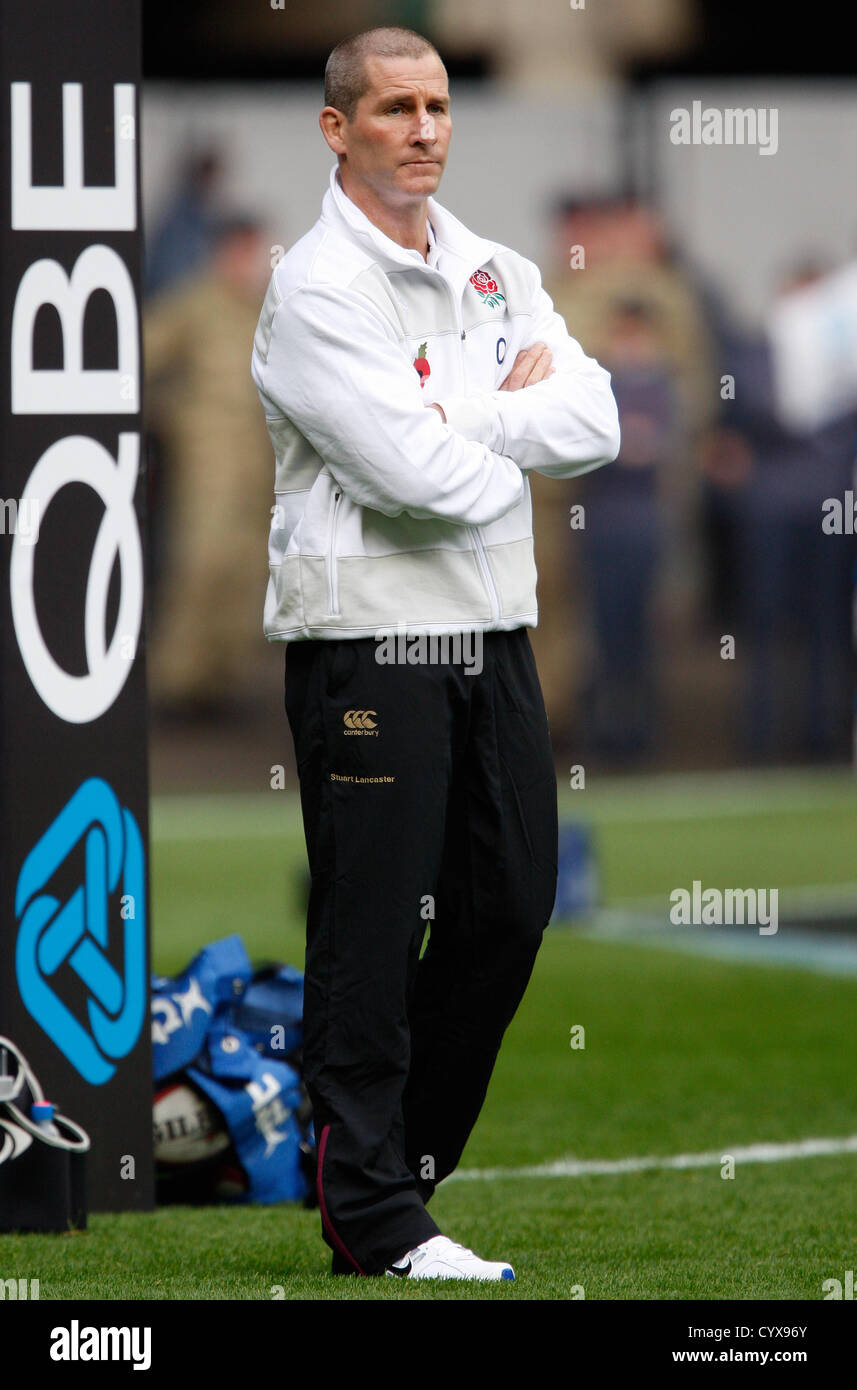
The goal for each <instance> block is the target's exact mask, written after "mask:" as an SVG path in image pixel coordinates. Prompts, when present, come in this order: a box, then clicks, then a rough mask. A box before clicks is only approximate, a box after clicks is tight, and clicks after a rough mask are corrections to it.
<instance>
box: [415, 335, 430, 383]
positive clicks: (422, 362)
mask: <svg viewBox="0 0 857 1390" xmlns="http://www.w3.org/2000/svg"><path fill="white" fill-rule="evenodd" d="M427 352H428V343H420V350H419V352H418V353H417V355H416V357H415V358H414V366H415V367H416V369H417V372H418V373H419V378H420V386H425V384H426V378H427V377H430V376H431V367H430V366H429V364H428V359H427V357H426V353H427Z"/></svg>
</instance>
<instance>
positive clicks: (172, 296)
mask: <svg viewBox="0 0 857 1390" xmlns="http://www.w3.org/2000/svg"><path fill="white" fill-rule="evenodd" d="M258 318H259V294H258V293H257V292H253V293H249V292H248V291H247V290H246V289H244V288H241V287H238V286H236V285H234V284H231V283H229V282H227V281H226V280H225V279H224V278H223V277H222V276H220V275H218V273H217V272H216V270H209V271H206V272H205V273H203V274H201V275H198V276H194V277H193V278H189V279H187V280H184V281H183V282H182V284H181V286H180V287H179V288H177V289H175V290H171V291H168V292H167V293H165V294H163V295H161V296H159V297H158V298H156V299H154V300H153V301H152V302H151V305H150V307H149V309H148V311H147V313H146V315H145V317H144V329H143V334H144V338H143V342H144V352H145V362H146V380H147V385H148V388H149V389H148V395H147V416H148V420H149V424H150V426H154V428H155V429H156V431H157V433H158V435H159V437H160V439H161V440H162V443H163V446H164V451H165V494H166V499H165V506H166V509H167V516H166V522H167V560H166V564H165V570H164V574H163V582H162V583H161V585H160V588H159V602H158V603H157V605H156V609H155V614H154V619H153V624H152V633H151V638H150V643H149V657H148V660H149V681H150V689H151V693H152V698H153V700H154V702H155V703H160V704H163V705H167V706H176V705H178V706H182V705H186V706H188V707H191V706H194V705H196V704H201V705H203V706H204V705H209V704H211V703H215V704H216V703H217V701H218V700H221V699H226V700H228V699H229V698H230V697H232V696H238V697H239V698H240V696H241V695H242V694H243V693H245V687H246V683H247V675H248V667H249V668H250V669H252V663H253V658H254V654H255V655H256V656H258V652H259V648H260V640H261V626H260V621H259V608H260V604H261V601H262V598H263V597H264V593H265V585H266V583H267V578H268V576H267V568H266V565H265V556H264V550H263V551H262V554H261V555H260V553H259V536H260V535H265V534H266V532H267V529H268V525H269V524H270V507H271V497H270V492H271V467H272V459H271V443H270V439H269V438H268V432H267V429H266V426H265V420H264V417H263V415H262V413H261V412H260V410H259V399H258V395H257V393H256V389H255V386H254V385H253V381H252V379H251V377H250V373H249V369H248V363H249V361H250V353H251V348H252V342H253V334H254V332H255V329H256V323H257V321H258Z"/></svg>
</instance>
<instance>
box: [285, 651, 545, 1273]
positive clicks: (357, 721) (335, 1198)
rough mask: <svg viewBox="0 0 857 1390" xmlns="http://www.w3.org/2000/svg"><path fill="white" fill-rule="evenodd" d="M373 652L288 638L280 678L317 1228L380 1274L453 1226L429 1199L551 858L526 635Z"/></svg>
mask: <svg viewBox="0 0 857 1390" xmlns="http://www.w3.org/2000/svg"><path fill="white" fill-rule="evenodd" d="M464 650H465V655H468V654H469V649H468V648H467V647H465V649H464ZM477 650H478V649H477ZM378 652H379V643H378V642H377V641H376V640H375V639H374V638H366V639H361V640H340V639H337V640H334V641H313V642H311V641H299V642H291V643H289V644H288V645H287V647H286V677H285V693H286V710H287V713H288V718H289V723H290V726H291V730H292V734H293V737H294V742H295V751H296V756H297V764H298V773H299V777H300V786H301V804H302V809H303V819H304V831H305V835H306V842H307V851H308V854H309V863H310V869H311V874H312V886H311V890H310V903H309V912H308V917H307V956H306V975H305V986H304V988H305V995H304V1044H303V1054H304V1067H305V1079H306V1084H307V1088H308V1091H309V1095H310V1099H311V1101H312V1105H313V1113H314V1120H315V1131H316V1139H317V1143H318V1176H317V1184H318V1195H319V1203H320V1208H321V1218H322V1231H323V1235H324V1239H325V1240H326V1242H327V1243H328V1245H330V1247H331V1248H332V1249H333V1250H334V1251H335V1252H338V1254H339V1262H340V1264H343V1262H344V1264H345V1267H348V1268H353V1269H355V1270H356V1271H358V1272H360V1273H365V1274H377V1273H381V1272H382V1271H383V1270H384V1268H385V1267H386V1266H387V1265H388V1264H389V1263H391V1262H392V1261H393V1260H396V1259H398V1258H399V1257H400V1256H401V1255H403V1254H404V1253H405V1252H406V1251H407V1250H409V1249H412V1248H413V1246H415V1245H418V1244H419V1243H420V1242H421V1241H424V1240H428V1239H429V1237H430V1236H433V1235H437V1234H438V1227H437V1226H436V1224H435V1222H434V1221H433V1220H432V1218H431V1216H430V1215H429V1213H428V1211H427V1210H426V1206H425V1202H426V1201H427V1200H428V1198H429V1197H430V1196H431V1193H432V1191H433V1190H434V1186H435V1184H436V1183H438V1182H440V1181H441V1179H443V1178H444V1177H446V1176H447V1174H449V1173H451V1172H452V1170H453V1169H454V1168H455V1166H456V1164H457V1163H458V1160H459V1158H460V1156H461V1153H462V1150H463V1149H464V1145H465V1143H466V1141H467V1138H468V1135H469V1134H470V1131H471V1129H472V1128H473V1125H474V1124H475V1122H476V1119H477V1117H478V1115H479V1111H480V1109H481V1107H482V1103H483V1100H484V1098H485V1093H486V1090H487V1087H488V1082H489V1080H490V1077H491V1072H492V1069H493V1067H494V1062H495V1060H496V1057H497V1053H498V1050H499V1048H500V1043H501V1040H502V1038H503V1033H504V1031H505V1029H506V1028H507V1026H508V1024H509V1023H510V1021H511V1019H512V1018H513V1016H514V1014H515V1010H516V1009H517V1007H518V1004H519V1002H520V1000H521V997H522V995H523V993H524V990H525V989H526V986H527V982H528V980H529V978H530V974H531V972H532V968H533V963H534V961H535V957H536V953H537V951H538V948H539V945H540V943H541V939H542V933H543V931H544V928H545V926H546V925H547V922H548V919H549V917H550V913H551V910H552V908H553V902H554V895H555V892H556V872H557V802H556V779H555V772H554V765H553V756H552V752H551V746H550V738H549V734H548V727H547V718H546V715H545V708H544V702H543V699H542V694H541V689H540V686H539V680H538V675H537V672H536V666H535V660H534V658H533V653H532V649H531V647H530V642H529V637H528V635H527V631H526V629H525V628H517V629H515V630H514V631H512V632H492V633H486V634H484V635H483V637H482V662H483V668H482V670H481V672H480V673H479V674H475V675H469V674H467V666H466V665H465V664H464V663H463V662H462V661H461V660H459V661H457V662H456V661H452V660H449V661H447V662H446V663H438V664H434V665H432V664H429V663H427V664H424V665H407V664H399V665H394V664H390V665H382V664H379V662H378V660H377V659H376V657H377V654H378ZM437 654H438V653H436V655H437ZM446 654H447V655H449V653H446ZM459 656H460V653H459ZM426 927H428V929H429V938H428V944H427V946H426V949H425V951H424V952H423V955H422V958H420V950H421V946H422V944H423V937H424V934H425V931H426Z"/></svg>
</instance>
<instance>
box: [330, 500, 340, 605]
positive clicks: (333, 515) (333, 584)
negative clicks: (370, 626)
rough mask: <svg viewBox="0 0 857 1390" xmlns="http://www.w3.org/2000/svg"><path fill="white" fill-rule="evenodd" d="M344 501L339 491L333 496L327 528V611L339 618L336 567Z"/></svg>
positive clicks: (337, 572)
mask: <svg viewBox="0 0 857 1390" xmlns="http://www.w3.org/2000/svg"><path fill="white" fill-rule="evenodd" d="M341 501H342V493H341V492H340V491H339V490H337V491H336V492H335V493H334V495H333V506H332V507H331V509H330V522H329V525H328V528H327V610H328V617H330V618H338V617H339V571H338V569H337V565H336V522H337V519H338V516H339V504H340V502H341Z"/></svg>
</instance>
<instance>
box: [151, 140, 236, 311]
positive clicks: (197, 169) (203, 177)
mask: <svg viewBox="0 0 857 1390" xmlns="http://www.w3.org/2000/svg"><path fill="white" fill-rule="evenodd" d="M222 180H223V156H222V155H221V153H220V152H219V150H217V149H214V148H212V149H208V150H202V151H193V152H191V153H190V154H188V155H186V156H185V158H184V160H183V161H182V165H181V168H180V171H179V175H178V178H177V179H176V186H175V191H174V192H173V194H172V197H171V198H170V199H169V201H168V203H167V206H166V208H165V209H164V211H163V212H162V213H161V217H160V221H159V222H158V224H157V226H156V229H155V231H154V233H153V234H152V236H151V238H148V239H147V248H146V250H147V254H146V257H145V268H144V276H143V291H144V293H145V294H146V295H147V296H152V295H155V294H162V293H163V291H164V290H166V289H169V288H170V287H171V286H172V285H174V284H176V283H177V282H178V281H179V280H182V279H184V277H185V276H187V275H192V274H193V273H194V271H197V270H200V269H201V268H202V267H203V266H204V265H205V264H206V262H207V261H208V259H209V257H210V256H211V253H212V251H213V249H214V244H215V240H216V235H217V228H218V223H219V220H220V218H221V216H222V209H221V206H220V199H221V185H222Z"/></svg>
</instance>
